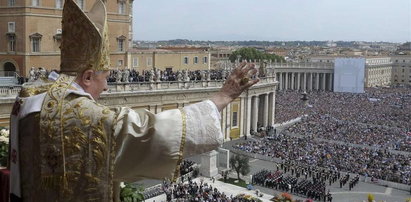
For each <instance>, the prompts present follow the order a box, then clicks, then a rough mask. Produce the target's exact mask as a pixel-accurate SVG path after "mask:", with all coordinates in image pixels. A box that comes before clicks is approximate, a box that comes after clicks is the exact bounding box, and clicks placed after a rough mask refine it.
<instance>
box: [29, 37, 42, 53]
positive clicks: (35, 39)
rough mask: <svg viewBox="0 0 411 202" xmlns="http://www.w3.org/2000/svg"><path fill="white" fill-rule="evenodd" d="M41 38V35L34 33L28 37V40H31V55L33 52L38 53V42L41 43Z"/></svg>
mask: <svg viewBox="0 0 411 202" xmlns="http://www.w3.org/2000/svg"><path fill="white" fill-rule="evenodd" d="M41 37H43V35H41V34H39V33H34V34H32V35H30V40H31V51H32V52H33V53H35V52H40V48H41V47H40V42H41Z"/></svg>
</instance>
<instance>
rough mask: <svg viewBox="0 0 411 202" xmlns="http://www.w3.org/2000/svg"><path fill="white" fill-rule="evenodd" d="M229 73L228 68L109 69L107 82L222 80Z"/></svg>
mask: <svg viewBox="0 0 411 202" xmlns="http://www.w3.org/2000/svg"><path fill="white" fill-rule="evenodd" d="M229 74H230V71H228V70H223V69H219V70H214V69H213V70H194V71H191V70H178V71H172V70H169V71H163V70H159V69H157V70H154V69H152V70H143V71H142V72H139V71H136V70H135V69H131V70H130V69H123V70H111V72H110V76H109V78H108V82H117V83H128V82H154V81H156V82H160V81H201V80H203V81H204V80H224V79H226V78H227V76H228V75H229Z"/></svg>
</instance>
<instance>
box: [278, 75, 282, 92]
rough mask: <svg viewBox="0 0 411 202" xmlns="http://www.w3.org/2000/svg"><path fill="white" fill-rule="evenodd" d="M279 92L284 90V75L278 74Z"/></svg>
mask: <svg viewBox="0 0 411 202" xmlns="http://www.w3.org/2000/svg"><path fill="white" fill-rule="evenodd" d="M278 75H279V76H278V88H277V89H278V90H283V73H281V72H280V73H278Z"/></svg>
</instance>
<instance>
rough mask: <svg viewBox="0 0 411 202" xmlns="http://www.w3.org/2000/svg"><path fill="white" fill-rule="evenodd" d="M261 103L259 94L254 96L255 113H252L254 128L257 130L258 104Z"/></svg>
mask: <svg viewBox="0 0 411 202" xmlns="http://www.w3.org/2000/svg"><path fill="white" fill-rule="evenodd" d="M259 104H260V98H259V97H258V95H256V96H254V102H253V112H252V113H253V114H252V130H253V131H255V132H256V131H257V123H258V105H259Z"/></svg>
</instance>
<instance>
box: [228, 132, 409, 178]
mask: <svg viewBox="0 0 411 202" xmlns="http://www.w3.org/2000/svg"><path fill="white" fill-rule="evenodd" d="M233 148H234V149H237V150H241V151H245V152H248V153H254V154H260V155H264V156H269V157H271V158H277V159H282V160H291V161H295V162H297V163H298V164H303V165H312V166H317V167H321V168H326V169H330V170H333V171H336V172H338V171H344V172H350V173H357V174H360V175H364V176H369V177H374V178H378V179H382V180H388V181H393V182H399V183H403V184H411V180H410V178H411V164H410V162H411V156H410V155H406V154H394V153H391V152H389V151H387V150H382V149H370V148H364V147H355V146H350V145H346V144H339V143H332V142H329V141H323V140H318V139H315V138H312V137H309V136H303V137H297V136H291V135H285V134H284V133H280V134H278V135H277V136H268V137H263V138H257V139H254V140H251V141H248V142H245V143H240V144H237V145H234V146H233Z"/></svg>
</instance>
